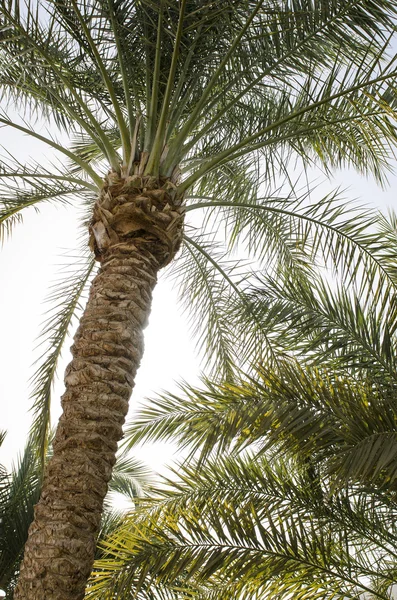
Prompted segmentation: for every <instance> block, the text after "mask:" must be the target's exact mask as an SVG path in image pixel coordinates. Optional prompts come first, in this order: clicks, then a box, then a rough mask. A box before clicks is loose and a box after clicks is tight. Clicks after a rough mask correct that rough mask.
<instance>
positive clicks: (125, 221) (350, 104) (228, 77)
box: [0, 0, 395, 600]
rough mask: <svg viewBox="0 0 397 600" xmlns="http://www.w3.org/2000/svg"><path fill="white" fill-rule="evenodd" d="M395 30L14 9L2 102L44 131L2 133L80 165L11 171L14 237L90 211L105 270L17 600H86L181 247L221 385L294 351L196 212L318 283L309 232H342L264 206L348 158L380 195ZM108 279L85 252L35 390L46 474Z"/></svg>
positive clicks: (376, 21) (97, 7)
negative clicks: (61, 366)
mask: <svg viewBox="0 0 397 600" xmlns="http://www.w3.org/2000/svg"><path fill="white" fill-rule="evenodd" d="M394 14H395V8H394V3H393V2H391V1H388V0H382V1H380V0H379V1H374V2H371V3H369V4H368V3H367V2H365V3H364V2H361V1H359V0H354V1H350V0H349V1H346V0H342V1H340V0H339V1H336V2H333V3H332V4H330V3H329V2H328V0H327V1H321V2H317V3H315V4H312V2H310V1H308V0H299V1H298V2H296V1H294V2H291V3H290V2H287V3H285V4H282V5H280V3H279V2H277V1H272V0H255V1H254V0H222V1H221V2H217V3H208V2H206V1H204V0H195V1H193V0H192V1H188V0H181V1H180V2H179V1H176V0H174V1H170V2H168V3H165V2H163V1H160V2H152V1H151V0H90V1H87V2H78V1H77V0H70V1H67V2H66V1H64V0H43V1H42V2H41V1H40V2H39V1H38V0H31V1H28V2H27V3H24V4H23V5H22V4H20V3H19V1H18V0H10V1H7V2H3V3H1V6H0V41H1V46H0V61H1V75H0V85H1V89H2V93H3V99H4V100H5V102H6V103H7V102H8V103H9V105H10V106H12V107H16V108H17V110H18V111H20V113H21V114H22V115H24V116H25V117H26V118H28V119H30V123H29V122H28V123H26V122H25V121H24V120H21V119H19V118H18V117H15V118H13V117H12V116H11V115H10V114H6V113H4V114H1V116H0V123H1V125H2V126H6V127H11V128H13V129H14V130H16V131H19V132H22V133H24V134H28V135H30V136H32V137H33V138H35V139H36V140H39V141H41V142H43V143H44V144H46V145H47V146H49V147H50V148H52V149H53V150H55V151H57V152H58V153H60V155H61V156H62V158H63V162H62V164H59V165H58V166H54V165H51V166H50V167H48V168H46V167H43V165H42V164H37V163H35V162H34V161H31V162H30V163H29V164H27V165H21V164H20V163H19V162H18V161H17V160H15V159H13V158H9V159H8V160H7V161H4V163H3V164H2V171H1V176H2V180H3V181H4V193H3V197H2V205H3V209H2V212H1V216H0V219H1V224H2V233H3V235H4V234H6V233H7V232H10V230H11V229H12V227H13V226H14V225H15V224H16V222H18V220H20V219H21V211H22V210H23V209H25V208H27V207H31V206H33V207H38V206H39V203H40V202H43V201H52V202H55V203H56V202H65V201H70V199H71V198H72V199H74V201H76V200H80V201H81V200H82V201H83V202H84V203H86V204H87V205H88V211H87V213H88V214H87V220H88V221H89V231H90V242H89V245H90V248H91V250H92V252H93V254H94V256H95V258H96V260H97V261H98V262H99V263H100V270H99V272H98V274H97V275H96V277H95V278H94V280H93V281H92V284H91V288H90V296H89V299H88V303H87V306H86V309H85V312H84V315H83V316H82V318H81V320H80V326H79V328H78V331H77V333H76V336H75V340H74V345H73V349H72V354H73V360H72V362H71V364H70V365H69V367H68V368H67V371H66V376H65V384H66V391H65V394H64V396H63V399H62V405H63V411H64V412H63V415H62V417H61V419H60V423H59V426H58V430H57V434H56V437H55V440H54V445H53V458H52V460H51V461H50V463H49V465H48V467H47V469H46V475H45V479H44V485H43V490H42V495H41V499H40V502H39V504H38V505H37V507H36V511H35V521H34V523H33V525H32V527H31V530H30V533H29V539H28V542H27V545H26V548H25V558H24V562H23V566H22V569H21V577H20V581H19V584H18V587H17V590H16V593H15V597H16V598H18V599H21V598H29V600H34V599H35V598H40V600H41V599H42V598H43V597H45V598H46V600H47V599H48V600H51V599H54V600H55V599H57V600H60V599H61V598H62V599H65V600H66V598H73V599H74V600H76V599H77V598H82V597H83V595H84V586H85V581H86V578H87V577H88V574H89V572H90V569H91V564H92V560H93V557H94V550H95V535H96V531H97V529H98V527H99V523H100V519H101V511H102V503H103V498H104V496H105V494H106V490H107V482H108V481H109V479H110V477H111V470H112V466H113V464H114V462H115V452H116V448H117V441H118V440H119V439H120V437H121V435H122V424H123V422H124V418H125V415H126V412H127V410H128V399H129V397H130V394H131V390H132V387H133V384H134V378H135V374H136V371H137V368H138V366H139V362H140V360H141V356H142V352H143V341H142V340H143V333H142V331H143V328H144V326H145V324H146V322H147V319H148V315H149V312H150V303H151V294H152V290H153V287H154V285H155V283H156V280H157V274H158V272H159V270H160V269H161V268H162V267H164V266H165V265H167V264H168V263H170V262H171V261H172V259H173V258H174V256H175V254H176V252H177V251H178V249H179V247H180V245H181V242H182V238H183V242H184V253H185V254H186V255H187V256H188V259H189V260H188V261H187V262H186V266H185V267H183V268H181V267H180V270H181V269H183V273H184V276H185V279H184V281H185V285H186V289H187V288H188V289H189V292H190V293H191V294H192V295H193V296H194V297H195V298H196V299H197V298H198V297H201V298H203V297H204V298H205V301H204V302H201V307H202V309H203V310H204V311H206V310H207V309H208V308H210V313H209V316H208V318H206V319H205V320H204V321H203V323H204V327H205V328H207V329H209V331H210V337H209V340H210V342H209V345H208V349H209V351H210V352H211V354H214V352H213V351H214V349H217V350H219V353H218V356H219V359H218V360H217V361H216V364H215V366H216V367H217V368H218V370H222V371H223V373H224V374H226V375H227V376H228V377H229V378H231V376H232V373H233V365H234V362H235V357H236V356H238V355H239V354H240V351H241V350H242V349H243V351H242V352H241V356H240V360H241V361H244V360H245V359H246V357H248V356H253V355H254V354H255V353H256V354H257V355H262V356H263V355H264V353H267V355H268V357H269V360H270V359H272V360H275V358H276V355H277V348H273V345H272V343H271V340H269V339H267V338H266V335H265V332H264V331H263V329H262V325H261V321H260V320H258V319H257V318H256V314H255V312H253V311H252V309H251V304H250V302H249V300H248V298H247V295H246V293H245V285H244V277H241V275H239V274H238V273H237V275H236V277H235V278H233V276H232V274H231V273H230V265H229V269H228V268H226V267H224V266H222V264H221V261H220V260H218V258H217V256H216V253H215V254H214V252H213V250H214V241H213V239H211V238H209V237H208V235H207V236H204V237H203V236H202V237H200V236H198V235H197V234H196V235H194V232H192V234H191V235H187V232H188V228H187V225H188V224H186V227H185V233H183V222H184V216H185V213H186V212H187V210H190V211H193V210H205V209H207V213H209V214H210V215H215V211H216V213H217V214H218V211H219V214H220V217H219V218H220V219H221V221H222V222H224V223H226V225H228V226H229V232H231V234H230V235H231V237H230V247H232V246H233V244H236V243H237V242H238V240H239V239H241V238H242V237H244V236H245V235H246V231H247V225H248V226H249V231H250V236H248V243H249V246H250V248H251V250H252V249H256V250H257V251H258V255H259V254H261V253H262V256H260V258H264V255H263V251H264V248H266V251H267V252H268V253H269V255H268V256H269V259H270V258H273V259H275V260H276V262H277V261H278V259H282V260H287V261H288V263H289V264H291V265H292V267H291V268H294V269H295V270H296V271H297V272H298V271H299V272H303V271H304V270H305V268H306V266H307V265H306V263H307V262H308V261H307V260H306V258H307V253H306V252H305V245H304V240H298V237H297V235H296V222H299V223H301V222H304V223H306V224H307V231H308V232H309V231H313V232H315V231H316V230H318V228H319V227H323V228H326V230H327V231H328V233H329V235H328V236H327V242H326V243H325V245H326V246H327V245H328V246H327V247H329V245H330V244H332V243H333V241H334V240H335V235H336V232H335V228H334V227H333V226H332V221H331V222H330V221H329V220H328V222H327V218H325V219H324V222H323V224H320V223H319V222H318V221H317V220H314V221H313V219H311V218H310V216H309V215H308V214H307V210H306V213H305V211H303V212H304V214H303V215H298V216H295V215H294V214H293V212H291V210H290V209H289V208H286V207H285V206H283V207H281V208H280V207H279V206H277V204H276V203H277V200H278V199H277V197H272V196H269V194H266V192H265V197H263V196H262V193H263V192H262V189H263V188H262V183H263V182H267V183H270V181H271V179H272V178H275V176H276V173H277V172H278V171H281V172H284V173H285V172H286V165H287V162H288V158H289V157H290V156H293V155H295V156H296V155H298V156H299V157H300V159H301V160H302V161H303V163H304V164H306V165H307V164H309V162H311V161H313V160H315V159H318V160H319V161H320V162H321V163H322V164H323V165H324V167H325V168H326V169H329V168H331V167H332V166H334V165H340V164H344V163H347V162H348V163H349V164H352V165H354V166H356V167H357V168H358V169H360V170H361V171H372V172H374V173H375V175H376V176H377V177H378V178H379V179H382V177H383V172H384V169H385V168H387V165H388V159H389V147H390V144H392V143H394V140H395V131H394V112H393V111H394V109H393V106H394V101H395V97H394V91H393V90H394V87H393V85H394V80H395V68H394V59H389V58H387V54H386V50H387V47H388V44H389V41H390V37H391V35H392V32H393V31H394V21H393V17H394ZM37 117H38V118H42V119H44V120H45V122H46V123H50V124H53V125H54V126H55V127H56V128H58V130H60V131H62V132H63V133H64V134H66V135H67V136H68V139H69V141H70V144H69V145H68V147H66V144H65V143H62V142H61V141H59V140H58V141H57V140H56V139H55V138H54V137H52V136H49V135H47V136H46V135H42V134H41V133H38V132H37V131H36V130H35V127H34V123H35V119H36V118H37ZM12 181H14V182H16V183H15V184H14V187H13V185H12ZM327 204H329V201H328V200H326V201H324V202H323V203H322V206H323V207H325V206H326V205H327ZM281 217H286V218H285V219H284V220H283V219H282V218H281ZM207 218H208V217H207ZM212 218H215V217H214V216H213V217H212ZM217 218H218V217H217ZM251 220H252V225H251V224H250V221H251ZM202 221H203V217H202V218H201V219H200V223H202ZM211 222H213V221H211ZM215 223H216V226H217V227H218V226H219V221H215ZM363 223H364V219H363V218H362V220H361V221H360V222H359V223H357V224H356V229H355V231H354V232H351V233H350V235H346V236H345V237H344V239H345V243H344V245H343V250H341V252H342V254H343V253H344V254H345V255H346V256H347V257H349V256H350V255H351V252H350V248H351V245H352V244H353V245H354V247H355V248H357V249H358V250H357V252H358V253H359V254H360V249H362V244H361V242H360V240H358V241H357V242H356V241H355V240H354V234H357V235H358V234H359V232H360V227H362V226H363ZM189 233H190V232H189ZM316 239H318V236H317V238H316V237H315V241H314V244H316ZM364 255H365V252H364ZM350 263H351V264H353V263H354V260H353V259H351V260H350ZM354 264H356V263H354ZM93 265H94V261H93V259H92V256H91V255H88V256H87V257H86V260H85V264H84V268H83V269H82V271H80V272H79V273H78V275H77V276H76V277H75V278H73V279H72V280H71V281H68V284H67V286H66V288H65V289H64V290H63V292H65V293H66V304H62V306H61V309H60V310H58V312H56V313H55V314H54V315H53V316H52V318H51V320H50V325H51V326H52V325H55V326H58V329H56V333H55V334H51V336H50V344H49V350H48V352H47V353H45V355H44V358H43V362H42V364H41V365H40V367H39V369H38V371H37V374H36V388H35V390H34V396H35V409H36V417H37V418H36V420H35V424H34V426H33V430H32V433H33V439H34V442H35V443H37V442H38V443H39V445H40V447H41V457H42V460H43V457H44V455H45V451H46V447H47V445H48V431H49V429H48V427H49V426H48V422H49V421H48V415H49V403H50V396H51V393H50V390H51V381H52V378H53V376H54V371H55V368H56V364H57V360H58V357H59V354H60V350H61V347H62V343H63V341H64V339H65V336H66V333H67V331H68V328H69V325H70V322H71V319H72V316H73V315H74V314H75V311H76V307H77V306H78V304H79V298H80V296H81V294H82V293H83V291H84V289H85V287H86V284H87V281H88V280H89V278H90V275H91V273H92V271H93V269H94V266H93ZM352 269H353V272H354V269H355V266H354V265H353V266H352ZM233 275H234V273H233ZM236 278H237V279H236ZM191 282H193V284H192V285H190V283H191ZM55 298H56V300H57V301H59V291H57V292H56V294H55ZM219 299H220V300H221V301H220V302H219V303H218V300H219ZM231 310H233V312H235V311H236V310H238V311H239V313H241V314H242V315H243V314H247V313H249V314H250V316H251V318H250V320H249V322H250V323H251V324H252V325H251V326H250V327H247V326H246V323H247V321H246V319H245V323H244V320H243V319H241V322H236V330H235V332H234V333H233V334H231V332H230V327H229V326H228V324H229V321H230V311H231ZM47 333H48V331H47ZM237 340H238V343H237Z"/></svg>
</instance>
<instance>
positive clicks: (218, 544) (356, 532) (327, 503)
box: [89, 456, 397, 599]
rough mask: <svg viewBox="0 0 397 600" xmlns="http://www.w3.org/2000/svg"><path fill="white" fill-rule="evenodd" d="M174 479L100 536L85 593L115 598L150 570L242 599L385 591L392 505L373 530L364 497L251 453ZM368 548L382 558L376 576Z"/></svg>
mask: <svg viewBox="0 0 397 600" xmlns="http://www.w3.org/2000/svg"><path fill="white" fill-rule="evenodd" d="M168 484H170V482H168ZM172 487H173V488H174V491H173V492H171V491H170V490H169V488H168V489H167V488H165V489H164V491H163V493H162V494H161V495H160V497H159V498H158V499H157V500H153V501H152V502H151V503H150V504H149V505H147V506H145V507H143V508H142V510H141V511H140V513H139V512H138V514H137V515H135V516H134V519H132V518H131V519H129V520H128V521H126V522H125V523H124V524H123V525H122V526H121V527H120V528H119V529H118V530H116V531H115V532H114V533H113V534H112V535H111V536H109V538H108V539H106V540H105V541H104V543H103V550H104V556H103V558H102V559H101V560H99V561H97V563H96V568H95V570H94V575H93V578H92V582H93V589H92V595H89V597H90V598H93V599H94V598H102V597H106V596H105V594H106V593H107V594H121V597H123V596H122V594H123V591H124V590H128V589H136V590H137V591H140V590H141V587H143V586H142V584H143V582H144V581H146V580H147V579H148V578H149V579H151V580H153V581H154V582H155V583H156V584H163V585H164V584H166V585H168V586H172V585H174V586H176V585H178V580H180V579H182V581H183V582H185V585H186V584H191V585H192V586H193V587H194V586H195V585H196V586H197V585H200V584H201V585H207V586H209V587H211V586H214V587H216V586H220V589H222V588H224V592H226V590H227V586H228V584H229V586H230V582H233V583H232V586H233V588H234V593H235V594H237V595H240V594H241V597H244V598H245V597H247V598H250V597H256V596H255V595H256V594H260V597H271V596H273V597H279V596H282V595H283V594H292V593H293V594H294V597H295V596H296V597H298V598H302V599H303V598H308V597H310V598H313V597H314V598H324V597H325V598H336V597H338V596H339V597H340V596H342V597H348V598H358V597H359V595H360V593H363V592H366V593H368V592H369V593H371V592H372V593H373V594H374V597H378V598H383V599H386V598H387V597H388V595H387V589H388V587H390V585H391V584H392V581H393V576H394V574H393V572H392V570H390V569H389V568H388V567H387V564H388V561H389V560H390V559H391V558H392V557H394V556H395V552H396V550H395V548H396V545H395V543H396V539H397V538H396V533H397V532H396V530H395V526H393V527H392V530H393V531H392V532H391V530H390V528H389V522H390V519H392V518H393V516H392V513H393V510H392V509H391V508H390V507H389V508H385V510H384V514H385V519H384V520H383V519H382V515H381V513H379V514H378V518H377V519H375V522H376V526H379V530H377V531H376V529H375V527H374V526H371V524H370V523H369V521H368V520H367V519H366V517H365V513H364V512H363V511H364V509H365V508H367V509H368V507H369V502H368V505H366V506H365V501H364V502H363V498H362V497H360V499H359V500H357V499H352V500H350V499H349V498H348V497H347V496H346V495H341V496H339V497H337V498H335V499H328V500H326V499H325V497H324V495H323V493H322V491H321V490H320V489H319V488H317V487H316V486H313V482H312V481H311V479H310V474H309V472H308V471H302V472H298V471H296V470H295V469H294V467H293V465H292V464H288V463H283V462H282V461H279V462H278V463H277V464H273V465H272V466H270V465H269V463H268V462H267V461H266V460H264V459H261V460H253V458H252V457H250V456H249V457H246V458H245V459H237V458H227V459H223V460H221V461H219V460H217V461H215V462H209V463H208V462H207V464H206V465H205V467H204V468H202V469H200V470H199V471H198V470H197V466H194V465H193V466H191V467H187V468H186V467H182V468H181V470H180V472H179V479H177V480H176V482H175V481H174V480H173V482H172ZM348 513H349V514H350V515H351V516H352V518H351V520H349V519H347V518H346V516H347V514H348ZM386 515H387V516H386ZM353 522H356V525H357V527H351V525H352V523H353ZM359 524H361V528H360V525H359ZM336 525H337V527H338V528H337V529H336ZM365 525H369V530H368V531H367V532H365V530H364V526H365ZM385 540H387V541H385ZM375 556H376V559H377V560H378V561H379V565H380V564H382V566H384V567H385V570H384V571H382V570H381V571H380V574H379V577H378V574H377V573H375V572H374V571H373V562H372V561H373V560H374V557H375ZM139 575H140V578H139ZM101 594H102V595H101ZM221 597H224V596H222V595H221ZM225 597H227V596H225Z"/></svg>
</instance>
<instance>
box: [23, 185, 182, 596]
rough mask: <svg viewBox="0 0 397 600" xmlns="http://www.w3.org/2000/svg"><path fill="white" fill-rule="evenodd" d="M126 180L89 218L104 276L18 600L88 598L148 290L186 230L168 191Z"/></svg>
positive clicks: (94, 290)
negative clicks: (97, 542)
mask: <svg viewBox="0 0 397 600" xmlns="http://www.w3.org/2000/svg"><path fill="white" fill-rule="evenodd" d="M130 179H131V180H132V181H130V182H127V184H128V183H129V185H130V187H128V185H127V189H126V183H125V182H124V181H120V180H116V181H113V183H112V182H109V181H107V183H106V184H105V186H104V189H103V192H102V194H101V197H100V199H99V201H98V202H97V203H96V207H95V210H94V218H93V222H92V223H91V243H92V246H93V248H94V250H95V252H96V254H97V257H98V258H99V260H100V261H101V269H100V271H99V273H98V275H97V276H96V277H95V279H94V281H93V283H92V286H91V290H90V296H89V300H88V303H87V307H86V309H85V312H84V314H83V317H82V319H81V322H80V325H79V328H78V331H77V333H76V336H75V338H74V344H73V346H72V355H73V360H72V362H71V363H70V365H69V366H68V368H67V370H66V376H65V385H66V391H65V394H64V396H63V398H62V407H63V414H62V416H61V419H60V422H59V425H58V429H57V433H56V436H55V441H54V447H53V458H52V459H51V461H50V463H49V464H48V467H47V469H46V474H45V478H44V484H43V490H42V495H41V499H40V501H39V503H38V504H37V506H36V509H35V520H34V522H33V523H32V525H31V528H30V532H29V538H28V541H27V544H26V547H25V556H24V561H23V564H22V566H21V574H20V578H19V582H18V585H17V588H16V591H15V594H14V598H15V600H80V599H81V598H83V597H84V589H85V585H86V581H87V578H88V576H89V574H90V571H91V567H92V564H93V560H94V551H95V539H96V533H97V531H98V528H99V524H100V519H101V514H102V505H103V500H104V497H105V495H106V492H107V483H108V481H109V479H110V477H111V472H112V467H113V465H114V463H115V454H116V450H117V442H118V441H119V440H120V438H121V437H122V425H123V423H124V419H125V415H126V414H127V410H128V400H129V397H130V395H131V392H132V388H133V386H134V379H135V375H136V372H137V369H138V367H139V363H140V361H141V358H142V354H143V329H144V327H145V325H146V323H147V320H148V317H149V313H150V308H151V298H152V291H153V288H154V286H155V284H156V279H157V273H158V271H159V269H160V268H161V267H162V266H163V265H164V264H165V263H166V262H168V261H169V260H170V258H172V257H173V255H174V254H175V252H176V250H177V247H178V245H179V241H180V234H181V226H182V216H181V215H182V210H181V208H180V207H178V206H172V205H171V204H170V201H172V199H173V197H172V195H170V194H169V192H167V191H164V189H159V186H158V185H157V187H156V184H155V182H151V186H149V189H148V183H150V182H148V181H143V182H142V184H143V186H145V184H146V187H142V185H139V186H138V187H134V185H135V186H136V183H137V180H136V178H135V180H134V178H130ZM138 179H139V178H138ZM146 179H147V178H146ZM150 187H151V188H152V189H150ZM153 206H155V209H154V210H153ZM171 206H172V208H171Z"/></svg>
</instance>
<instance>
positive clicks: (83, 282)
mask: <svg viewBox="0 0 397 600" xmlns="http://www.w3.org/2000/svg"><path fill="white" fill-rule="evenodd" d="M94 268H95V259H94V257H93V256H92V254H91V253H88V252H85V253H84V254H83V255H80V256H78V257H73V265H72V266H71V265H69V266H67V267H65V268H64V269H63V273H62V277H61V279H60V281H58V282H57V283H56V284H54V286H53V290H52V291H51V293H50V295H49V297H48V298H47V302H48V303H49V304H50V305H51V308H50V309H49V311H48V313H47V318H46V321H45V323H44V327H43V330H42V332H41V336H40V345H44V347H45V350H44V352H43V353H42V355H41V357H40V358H39V359H38V361H37V363H38V366H37V368H36V371H35V373H34V375H33V376H32V380H31V381H32V386H33V391H32V398H33V405H32V411H33V417H34V420H33V423H32V427H31V430H30V435H31V439H32V440H33V443H34V447H35V448H36V449H37V452H38V455H39V457H40V460H41V461H42V462H44V457H45V455H46V452H47V447H48V441H49V431H50V408H51V397H52V388H53V385H54V380H55V377H56V372H57V364H58V361H59V358H60V356H61V353H62V350H63V346H64V342H65V340H66V339H67V336H68V333H69V332H70V327H71V325H72V324H73V321H74V319H75V317H76V314H78V313H79V312H80V311H81V310H82V307H81V301H82V298H83V297H84V294H85V293H86V291H87V285H88V283H89V280H90V278H91V275H92V272H93V270H94Z"/></svg>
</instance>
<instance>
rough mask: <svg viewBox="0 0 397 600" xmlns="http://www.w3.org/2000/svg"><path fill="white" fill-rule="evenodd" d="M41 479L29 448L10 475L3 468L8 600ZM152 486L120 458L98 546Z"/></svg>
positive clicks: (0, 563) (3, 570)
mask: <svg viewBox="0 0 397 600" xmlns="http://www.w3.org/2000/svg"><path fill="white" fill-rule="evenodd" d="M4 437H5V435H3V436H2V437H1V441H3V439H4ZM41 477H42V469H41V464H40V462H39V461H38V458H37V452H35V450H34V449H33V448H32V447H31V446H30V445H28V446H27V447H26V449H25V451H24V453H23V455H22V457H21V458H20V460H19V461H18V462H17V463H16V464H15V465H14V466H13V468H12V469H11V472H10V473H8V472H7V470H6V469H5V468H4V467H3V466H0V515H1V521H0V528H1V529H0V530H1V536H0V537H1V540H0V589H1V590H4V592H5V593H6V599H7V600H11V599H12V598H13V593H14V588H15V585H16V582H17V579H18V575H19V567H20V563H21V560H22V556H23V550H24V546H25V543H26V540H27V537H28V529H29V526H30V524H31V522H32V520H33V512H34V506H35V504H36V503H37V502H38V500H39V497H40V488H41ZM153 482H154V477H153V473H151V472H150V471H149V469H148V468H147V467H146V466H145V465H144V464H143V463H141V462H140V461H138V460H136V459H134V458H132V457H131V456H127V455H126V453H125V452H124V453H120V454H119V456H118V461H117V466H116V467H115V469H114V470H113V474H112V479H111V480H110V482H109V493H108V495H107V497H106V498H105V502H104V513H103V515H102V521H101V527H100V531H99V534H98V542H100V540H102V539H105V538H106V537H107V536H108V535H110V533H111V532H112V531H114V530H115V529H116V528H117V526H120V525H121V522H122V520H123V517H124V515H125V514H126V511H127V510H128V506H129V508H130V509H131V507H132V506H133V505H134V503H135V502H136V500H137V498H140V497H143V496H145V495H146V494H148V493H149V492H150V490H151V489H152V485H153ZM115 494H117V496H119V497H120V495H121V498H122V499H123V501H124V502H123V503H124V508H122V509H120V508H119V509H117V508H115V506H114V500H115V498H114V495H115ZM119 504H120V503H119ZM101 556H102V552H101V549H100V548H99V547H98V548H97V550H96V555H95V557H96V558H97V559H99V558H101Z"/></svg>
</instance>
